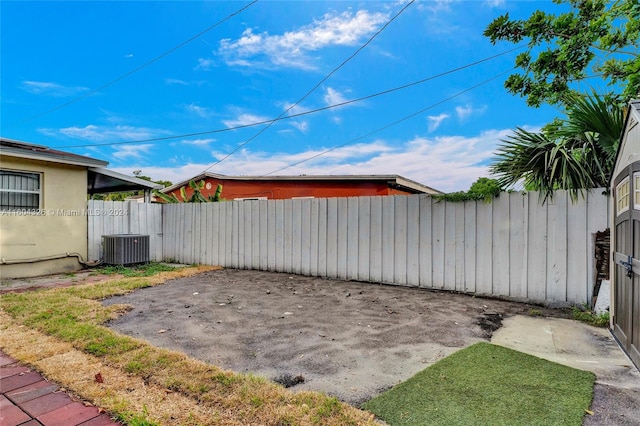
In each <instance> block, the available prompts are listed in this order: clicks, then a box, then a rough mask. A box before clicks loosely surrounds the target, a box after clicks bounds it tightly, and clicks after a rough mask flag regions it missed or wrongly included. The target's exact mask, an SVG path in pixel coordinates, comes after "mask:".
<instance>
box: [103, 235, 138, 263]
mask: <svg viewBox="0 0 640 426" xmlns="http://www.w3.org/2000/svg"><path fill="white" fill-rule="evenodd" d="M102 246H103V250H104V255H103V263H105V264H107V265H132V264H136V263H148V262H149V236H148V235H136V234H118V235H103V236H102Z"/></svg>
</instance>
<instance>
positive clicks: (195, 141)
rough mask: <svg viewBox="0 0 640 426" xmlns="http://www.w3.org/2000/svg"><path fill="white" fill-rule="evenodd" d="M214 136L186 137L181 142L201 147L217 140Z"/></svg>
mask: <svg viewBox="0 0 640 426" xmlns="http://www.w3.org/2000/svg"><path fill="white" fill-rule="evenodd" d="M215 141H216V140H215V139H213V138H206V139H184V140H182V141H181V142H182V143H184V144H187V145H195V146H200V147H208V146H209V144H210V143H211V142H215Z"/></svg>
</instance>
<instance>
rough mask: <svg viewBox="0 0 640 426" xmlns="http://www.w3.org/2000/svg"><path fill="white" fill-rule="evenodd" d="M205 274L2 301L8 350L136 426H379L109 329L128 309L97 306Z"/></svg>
mask: <svg viewBox="0 0 640 426" xmlns="http://www.w3.org/2000/svg"><path fill="white" fill-rule="evenodd" d="M208 269H211V268H208ZM205 270H207V268H202V267H199V268H186V269H180V270H177V271H174V272H162V273H160V274H159V275H155V276H152V277H133V278H123V279H116V280H111V281H107V282H101V283H94V284H86V285H81V286H75V287H69V288H58V289H53V290H46V291H37V292H28V293H19V294H16V293H10V294H6V295H3V296H2V298H0V309H2V311H1V312H0V315H2V317H3V318H2V326H1V328H2V335H1V336H0V345H1V347H2V348H3V349H4V350H5V351H6V352H7V353H8V354H9V355H12V356H14V357H16V358H17V359H20V360H21V361H25V362H28V363H30V364H32V365H34V366H36V367H37V368H38V369H39V370H40V371H42V372H43V373H44V374H45V376H47V377H50V378H52V379H54V380H56V381H58V382H60V383H62V384H63V385H64V386H65V387H67V388H69V389H71V390H73V391H74V392H77V393H78V394H80V395H82V396H83V397H84V398H86V399H88V400H90V401H92V402H94V403H95V404H96V405H99V406H101V407H103V408H105V409H107V410H109V411H111V412H113V413H116V414H118V417H119V418H123V419H127V421H128V422H129V423H130V424H153V423H156V424H167V425H169V424H171V425H173V424H193V425H196V424H202V425H206V424H223V425H227V424H228V425H245V424H261V425H271V424H273V425H289V424H291V425H293V424H300V425H306V424H310V425H311V424H322V425H350V424H351V425H360V424H362V425H366V424H375V423H374V421H373V416H371V415H370V414H369V413H365V412H363V411H360V410H357V409H355V408H354V407H351V406H349V405H347V404H343V403H341V402H339V401H338V400H337V399H335V398H332V397H329V396H326V395H323V394H320V393H317V392H298V393H293V392H291V391H289V390H286V389H284V388H283V387H282V386H279V385H276V384H274V383H272V382H269V381H267V380H265V379H262V378H258V377H254V376H251V375H247V374H236V373H232V372H229V371H224V370H222V369H220V368H218V367H216V366H213V365H209V364H206V363H204V362H200V361H197V360H194V359H191V358H189V357H187V356H186V355H184V354H182V353H179V352H173V351H168V350H164V349H159V348H156V347H154V346H151V345H149V344H148V343H146V342H144V341H141V340H137V339H133V338H131V337H128V336H124V335H121V334H119V333H117V332H114V331H112V330H110V329H108V328H106V327H104V326H103V325H102V324H103V323H104V322H105V321H106V320H108V319H111V318H115V317H117V316H118V315H120V314H122V312H124V311H126V310H127V309H128V307H126V306H124V305H115V306H109V307H103V306H102V305H101V304H100V303H99V302H98V300H100V299H103V298H106V297H109V296H113V295H119V294H124V293H127V292H130V291H133V290H135V289H137V288H143V287H148V286H151V285H157V284H160V283H162V282H164V281H165V280H167V279H171V278H179V277H184V276H188V275H192V274H195V273H200V272H203V271H205ZM7 316H10V317H11V318H7ZM29 336H30V337H29ZM48 348H56V349H55V351H53V352H52V351H50V350H48ZM82 366H84V367H82ZM98 372H100V373H101V375H102V376H103V378H105V381H104V383H102V384H97V383H95V379H94V376H95V374H96V373H98ZM127 380H130V382H127ZM125 382H126V383H125ZM168 398H169V399H172V401H170V400H168ZM173 399H175V401H173ZM174 402H175V405H174ZM145 419H148V420H149V421H150V422H153V423H145Z"/></svg>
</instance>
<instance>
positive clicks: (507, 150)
mask: <svg viewBox="0 0 640 426" xmlns="http://www.w3.org/2000/svg"><path fill="white" fill-rule="evenodd" d="M623 127H624V111H623V108H621V107H619V106H618V105H617V104H613V103H610V102H607V101H606V100H605V98H604V97H601V96H599V95H597V94H595V93H593V94H591V95H589V96H588V97H586V98H581V97H578V98H575V99H574V101H573V103H572V105H571V107H570V109H569V110H568V111H567V118H566V119H564V120H556V121H555V122H554V123H551V124H550V125H547V126H546V127H545V128H544V129H543V130H542V132H539V133H534V132H529V131H527V130H524V129H521V128H518V129H516V130H515V131H514V134H513V135H511V136H509V137H508V138H507V139H505V140H503V141H502V145H501V146H500V147H499V148H498V152H497V154H496V155H497V156H496V159H495V161H494V163H493V164H492V166H491V168H490V170H491V173H492V174H493V175H495V176H497V177H498V181H499V182H500V185H501V186H502V187H504V188H509V187H513V186H514V185H517V184H518V183H521V184H523V185H524V188H525V189H527V190H532V191H540V192H541V196H542V197H543V201H544V200H546V199H547V198H552V197H553V191H555V190H557V189H565V190H568V191H569V194H570V196H571V197H572V199H574V200H575V199H577V198H578V196H579V195H582V192H583V190H585V189H589V188H598V187H606V186H607V184H608V180H609V176H610V174H611V171H612V169H613V166H614V162H615V155H616V151H617V147H618V141H619V138H620V135H621V133H622V130H623Z"/></svg>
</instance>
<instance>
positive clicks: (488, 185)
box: [433, 177, 502, 203]
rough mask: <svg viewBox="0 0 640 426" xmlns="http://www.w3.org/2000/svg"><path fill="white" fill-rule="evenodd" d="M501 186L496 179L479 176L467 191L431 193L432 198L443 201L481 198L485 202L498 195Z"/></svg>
mask: <svg viewBox="0 0 640 426" xmlns="http://www.w3.org/2000/svg"><path fill="white" fill-rule="evenodd" d="M501 191H502V186H501V185H500V182H499V181H498V180H497V179H492V178H486V177H481V178H478V180H476V181H475V182H474V183H472V184H471V187H470V188H469V190H468V191H458V192H452V193H449V194H442V195H433V198H435V199H437V200H444V201H453V202H458V201H460V202H461V201H475V200H482V201H484V202H486V203H489V202H491V200H493V198H494V197H497V196H498V195H500V192H501Z"/></svg>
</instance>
